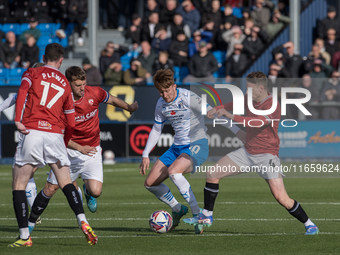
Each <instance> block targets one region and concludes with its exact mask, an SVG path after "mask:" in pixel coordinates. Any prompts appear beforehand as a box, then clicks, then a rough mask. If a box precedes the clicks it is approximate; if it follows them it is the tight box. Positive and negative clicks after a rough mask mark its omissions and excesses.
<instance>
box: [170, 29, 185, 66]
mask: <svg viewBox="0 0 340 255" xmlns="http://www.w3.org/2000/svg"><path fill="white" fill-rule="evenodd" d="M188 45H189V39H188V37H187V36H186V35H185V33H184V31H179V32H178V34H177V38H176V39H175V40H172V42H171V45H170V47H169V50H168V52H169V57H170V58H171V59H172V60H173V61H174V65H175V66H179V67H181V66H185V65H187V63H188V60H189V56H188Z"/></svg>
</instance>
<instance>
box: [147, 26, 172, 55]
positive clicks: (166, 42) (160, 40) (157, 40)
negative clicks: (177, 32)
mask: <svg viewBox="0 0 340 255" xmlns="http://www.w3.org/2000/svg"><path fill="white" fill-rule="evenodd" d="M170 44H171V38H170V37H168V33H167V32H166V29H165V28H164V27H161V28H160V29H159V30H158V32H157V33H156V34H155V37H154V38H153V39H152V41H151V47H152V49H153V50H154V51H155V53H157V54H158V53H159V52H160V51H167V50H168V49H169V47H170Z"/></svg>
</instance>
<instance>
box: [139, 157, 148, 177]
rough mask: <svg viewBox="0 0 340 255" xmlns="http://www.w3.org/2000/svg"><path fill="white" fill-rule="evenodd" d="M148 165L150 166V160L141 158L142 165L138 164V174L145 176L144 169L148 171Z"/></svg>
mask: <svg viewBox="0 0 340 255" xmlns="http://www.w3.org/2000/svg"><path fill="white" fill-rule="evenodd" d="M149 165H150V159H149V158H143V159H142V163H140V165H139V167H138V168H139V169H140V171H139V173H140V174H142V175H145V171H146V169H147V170H149Z"/></svg>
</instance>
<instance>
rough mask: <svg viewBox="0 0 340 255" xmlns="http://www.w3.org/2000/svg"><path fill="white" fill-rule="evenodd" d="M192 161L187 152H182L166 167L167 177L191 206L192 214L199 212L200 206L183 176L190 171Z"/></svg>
mask: <svg viewBox="0 0 340 255" xmlns="http://www.w3.org/2000/svg"><path fill="white" fill-rule="evenodd" d="M192 169H193V163H192V161H191V158H190V156H189V155H188V154H186V153H182V154H180V155H179V157H178V158H177V159H176V160H175V161H174V162H173V163H172V164H171V165H170V167H169V168H168V173H169V177H170V179H171V180H172V182H173V183H174V184H175V185H176V187H177V188H178V190H179V192H180V193H181V195H182V197H183V198H184V199H185V201H187V203H188V204H189V206H190V208H191V212H192V214H199V213H200V208H199V206H198V204H197V201H196V198H195V195H194V193H193V191H192V189H191V186H190V183H189V182H188V180H187V179H186V178H185V177H184V176H183V174H187V173H190V172H192Z"/></svg>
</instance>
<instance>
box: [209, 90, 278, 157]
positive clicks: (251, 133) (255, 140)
mask: <svg viewBox="0 0 340 255" xmlns="http://www.w3.org/2000/svg"><path fill="white" fill-rule="evenodd" d="M247 100H248V98H247V95H245V96H244V105H245V109H246V117H242V116H238V115H235V116H234V121H233V122H240V123H243V122H245V124H246V127H247V136H246V144H245V149H246V150H247V152H248V153H250V154H253V155H254V154H264V153H270V154H272V155H277V156H278V155H279V149H280V138H279V136H278V134H277V133H278V128H279V123H280V119H281V107H280V103H279V102H277V107H276V109H275V111H274V112H273V113H272V114H270V115H266V116H262V115H255V114H253V113H252V112H250V110H249V107H248V103H247V102H248V101H247ZM272 103H273V97H272V95H271V94H269V95H268V97H267V98H265V99H264V100H263V101H262V102H259V103H257V102H254V101H253V106H254V108H255V109H256V110H268V109H270V108H271V107H272ZM223 107H224V108H225V109H226V110H227V111H232V110H233V104H232V102H229V103H227V104H225V105H223V106H218V107H216V109H220V108H223ZM269 119H270V120H273V119H275V121H270V122H268V121H267V120H269ZM250 120H251V122H250V124H251V125H252V126H261V123H262V122H261V121H263V123H264V125H263V126H262V127H250V126H249V125H248V123H249V121H250ZM268 123H269V124H268ZM241 125H242V124H241Z"/></svg>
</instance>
